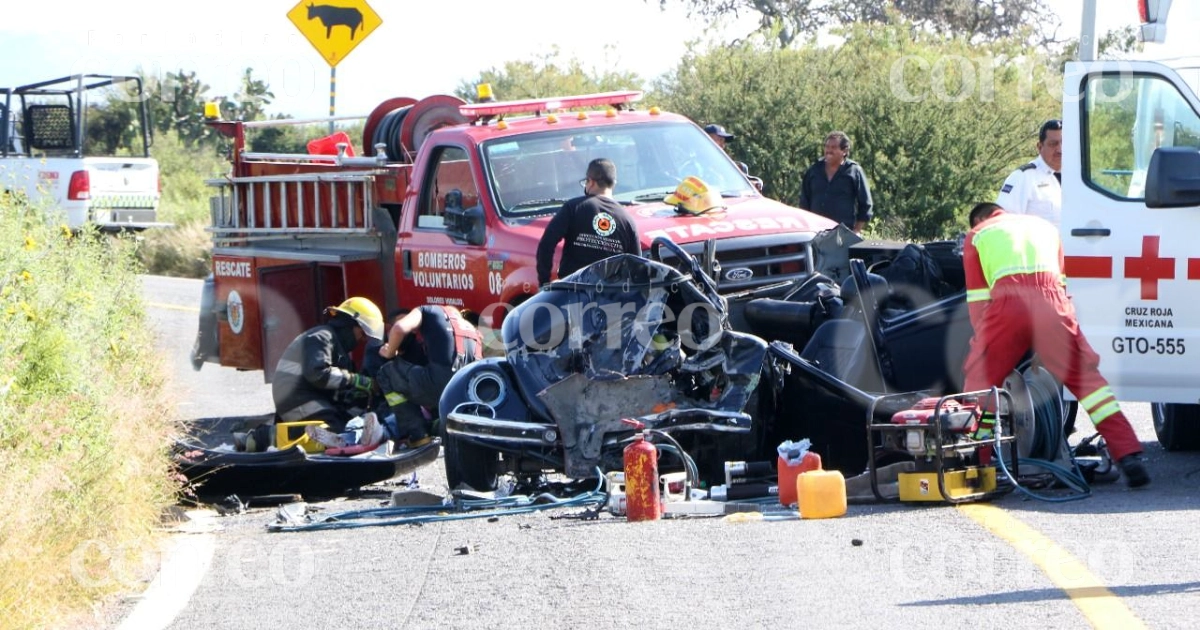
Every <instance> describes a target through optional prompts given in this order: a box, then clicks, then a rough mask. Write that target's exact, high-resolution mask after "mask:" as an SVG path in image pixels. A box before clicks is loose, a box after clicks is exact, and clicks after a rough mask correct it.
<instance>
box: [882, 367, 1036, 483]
mask: <svg viewBox="0 0 1200 630" xmlns="http://www.w3.org/2000/svg"><path fill="white" fill-rule="evenodd" d="M898 396H905V397H911V394H900V395H887V396H881V397H879V398H877V399H875V401H874V403H873V404H872V405H871V406H870V409H869V410H868V412H867V437H868V441H869V442H870V449H869V452H870V456H869V458H868V472H869V473H870V477H871V489H872V491H873V492H874V493H875V496H876V498H878V499H880V500H885V497H884V496H883V495H882V493H881V492H880V490H879V482H878V479H877V472H876V471H877V469H878V466H877V457H878V456H877V448H876V445H875V440H874V436H876V435H879V437H880V446H881V447H882V449H883V450H884V451H891V452H895V453H907V454H908V455H911V456H912V458H913V460H914V462H915V467H914V468H913V470H912V471H910V472H902V473H899V475H898V479H897V482H898V483H897V485H898V487H899V488H898V489H899V500H900V501H903V502H915V501H944V502H946V503H964V502H967V501H977V500H980V499H985V498H989V497H992V496H995V495H999V494H1003V493H1004V492H1007V490H1008V488H1007V487H1002V484H1000V483H998V480H997V477H996V466H995V462H994V458H995V457H996V456H997V453H996V452H995V449H996V448H1001V449H1004V451H1006V452H1007V455H1006V456H1005V460H1004V461H1005V464H1006V465H1007V467H1008V470H1009V471H1010V472H1011V473H1012V474H1013V475H1014V476H1015V475H1016V465H1017V450H1016V445H1017V441H1016V440H1017V436H1016V423H1014V421H1013V411H1012V410H1013V402H1012V397H1011V395H1010V394H1009V393H1008V391H1007V390H1004V389H1000V388H992V389H990V390H983V391H977V392H964V393H960V394H949V395H945V396H941V397H927V398H922V399H920V400H919V401H917V402H916V403H915V404H913V405H912V406H911V407H909V408H907V409H903V410H901V411H898V412H896V413H894V414H892V416H891V418H890V419H889V420H888V421H886V422H876V418H875V413H876V409H879V408H880V406H881V405H880V403H883V404H884V405H887V404H888V402H889V401H888V399H896V398H897V397H898ZM891 402H892V403H893V404H894V403H895V400H892V401H891ZM893 408H894V407H893ZM1000 455H1004V453H1000Z"/></svg>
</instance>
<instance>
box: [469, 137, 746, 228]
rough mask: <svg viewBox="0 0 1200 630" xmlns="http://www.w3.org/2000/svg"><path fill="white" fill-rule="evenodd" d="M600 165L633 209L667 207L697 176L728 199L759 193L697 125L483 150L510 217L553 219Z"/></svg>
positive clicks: (515, 140)
mask: <svg viewBox="0 0 1200 630" xmlns="http://www.w3.org/2000/svg"><path fill="white" fill-rule="evenodd" d="M597 158H606V159H608V160H611V161H612V162H613V164H615V165H616V167H617V185H616V188H615V189H614V190H613V196H614V197H615V198H616V200H617V201H621V202H626V203H629V204H642V203H651V202H661V201H662V199H663V198H664V197H666V196H667V195H668V194H670V193H671V192H672V191H674V190H675V188H676V187H677V186H678V185H679V182H680V181H682V180H683V179H684V178H686V177H688V176H692V175H694V176H697V177H700V178H703V179H704V181H705V182H706V183H707V184H708V185H709V186H710V187H713V188H715V189H717V190H720V191H721V194H722V195H725V196H729V197H737V196H741V195H752V194H755V192H754V189H753V187H752V186H751V184H750V183H749V181H748V180H747V179H746V176H745V175H744V174H743V173H742V172H741V171H739V170H738V168H737V166H736V165H735V164H734V163H733V162H732V161H731V160H730V159H729V157H728V156H727V155H725V153H724V152H723V151H722V150H721V149H720V147H718V146H717V145H716V144H714V143H713V142H712V140H710V139H709V138H708V136H707V135H705V133H704V131H703V130H701V129H700V128H699V127H697V126H695V125H692V124H680V123H656V124H637V125H616V126H612V127H606V128H594V127H591V128H587V129H566V130H563V131H561V132H558V133H537V134H527V135H521V136H513V137H507V138H499V139H496V140H493V141H490V142H485V143H484V145H483V160H484V171H485V172H486V173H487V175H488V179H489V181H490V184H491V186H492V187H493V190H494V191H495V193H496V195H495V197H496V199H498V200H499V206H500V208H499V210H500V212H501V213H502V214H504V215H506V216H533V215H544V214H550V213H553V212H555V211H556V210H558V208H560V207H561V206H562V204H563V202H565V201H567V200H569V199H572V198H575V197H578V196H580V195H582V194H583V188H582V187H580V185H579V180H580V179H581V178H583V177H584V176H585V175H586V174H587V166H588V164H589V163H590V162H591V161H592V160H594V159H597Z"/></svg>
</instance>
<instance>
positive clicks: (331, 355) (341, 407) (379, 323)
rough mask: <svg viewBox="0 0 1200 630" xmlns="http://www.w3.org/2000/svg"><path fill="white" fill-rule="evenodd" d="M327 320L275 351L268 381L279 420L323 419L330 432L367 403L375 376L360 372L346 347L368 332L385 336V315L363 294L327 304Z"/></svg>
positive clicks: (376, 336) (369, 335)
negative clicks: (272, 372)
mask: <svg viewBox="0 0 1200 630" xmlns="http://www.w3.org/2000/svg"><path fill="white" fill-rule="evenodd" d="M325 313H326V314H327V315H329V320H328V321H327V322H326V323H324V324H322V325H320V326H315V327H313V328H310V329H309V330H306V331H304V332H303V333H301V334H300V335H299V336H298V337H296V338H295V339H294V340H293V341H292V343H291V344H289V345H288V347H287V348H286V349H284V351H283V355H282V356H281V357H279V363H278V364H277V365H276V367H275V377H274V379H273V381H272V383H271V397H272V398H273V399H274V401H275V415H276V420H277V421H279V422H293V421H297V420H322V421H324V422H325V423H326V424H328V425H329V428H330V429H331V430H333V431H334V432H341V431H343V430H344V429H345V428H346V422H348V421H349V420H350V419H351V418H353V417H354V416H355V415H357V413H356V412H357V411H359V410H361V409H364V408H367V407H368V405H369V403H370V398H371V395H372V393H373V392H375V391H377V388H376V387H375V384H374V381H373V380H372V379H371V378H370V377H368V376H366V375H363V374H360V373H359V372H358V371H357V369H356V367H355V365H354V359H353V358H352V357H351V356H350V353H351V352H352V351H354V349H355V348H356V347H358V345H359V344H360V343H363V342H364V341H365V340H366V339H367V338H371V339H379V340H382V339H383V315H382V314H381V313H380V311H379V307H378V306H375V303H374V302H372V301H371V300H368V299H367V298H363V297H352V298H350V299H348V300H346V301H344V302H342V303H341V304H339V305H337V306H330V307H328V308H327V309H325Z"/></svg>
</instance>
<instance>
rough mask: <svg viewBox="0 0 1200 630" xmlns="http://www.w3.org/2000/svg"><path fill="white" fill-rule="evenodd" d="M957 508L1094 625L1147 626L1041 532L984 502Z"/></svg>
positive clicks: (1119, 599) (1084, 568) (1068, 553)
mask: <svg viewBox="0 0 1200 630" xmlns="http://www.w3.org/2000/svg"><path fill="white" fill-rule="evenodd" d="M958 510H959V511H960V512H962V513H963V514H966V515H967V516H968V517H970V518H971V520H973V521H975V522H976V523H979V525H981V526H982V527H983V528H984V529H986V530H988V531H990V532H992V533H993V534H995V535H996V536H998V537H1000V538H1002V539H1003V540H1005V541H1006V542H1008V544H1010V545H1012V546H1013V548H1015V549H1016V550H1017V551H1020V552H1021V553H1023V554H1025V556H1026V557H1028V558H1029V559H1030V560H1032V561H1033V563H1034V564H1036V565H1037V566H1038V567H1039V568H1041V570H1042V572H1043V573H1045V574H1046V577H1048V578H1050V581H1051V582H1053V583H1054V585H1055V586H1057V587H1059V588H1061V589H1062V590H1063V592H1064V593H1066V594H1067V597H1070V598H1071V603H1073V604H1075V607H1076V608H1078V609H1079V612H1081V613H1083V616H1084V617H1086V618H1087V620H1088V621H1089V622H1091V624H1092V627H1093V628H1098V629H1105V630H1107V629H1108V628H1113V629H1118V628H1119V629H1121V630H1128V629H1129V628H1145V627H1146V624H1144V623H1143V622H1142V620H1141V619H1138V617H1137V615H1134V614H1133V611H1131V610H1129V608H1128V607H1127V606H1125V602H1123V601H1121V598H1119V597H1117V596H1116V595H1115V594H1114V593H1113V592H1112V591H1110V590H1108V588H1107V587H1106V586H1104V583H1103V582H1101V581H1100V578H1097V577H1096V576H1095V575H1093V574H1092V572H1091V571H1089V570H1088V568H1087V566H1086V565H1085V564H1083V563H1082V562H1080V561H1079V560H1076V559H1075V557H1074V556H1072V555H1071V554H1070V552H1068V551H1067V550H1066V549H1063V548H1062V547H1061V546H1059V545H1058V544H1057V543H1055V542H1054V541H1053V540H1050V539H1049V538H1047V537H1046V536H1044V535H1042V533H1041V532H1039V531H1037V530H1036V529H1034V528H1032V527H1030V526H1028V525H1026V524H1025V523H1023V522H1021V521H1020V520H1018V519H1016V518H1015V517H1013V516H1010V515H1009V514H1008V513H1007V512H1005V511H1004V510H1001V509H1000V508H997V507H994V506H991V505H987V504H985V503H968V504H963V505H960V506H958Z"/></svg>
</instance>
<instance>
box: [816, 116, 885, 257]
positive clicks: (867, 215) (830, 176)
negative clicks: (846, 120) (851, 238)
mask: <svg viewBox="0 0 1200 630" xmlns="http://www.w3.org/2000/svg"><path fill="white" fill-rule="evenodd" d="M849 155H850V137H849V136H847V135H846V134H845V133H844V132H841V131H834V132H832V133H830V134H829V135H828V136H826V138H825V157H822V158H821V159H819V160H817V161H816V163H814V164H813V165H812V166H810V167H809V168H808V170H807V171H805V172H804V179H803V180H802V181H801V183H800V204H799V205H800V207H801V208H803V209H804V210H809V211H811V212H815V213H817V214H819V215H821V216H824V217H828V218H830V219H833V220H834V221H837V222H838V223H841V224H842V225H845V226H846V227H848V228H850V229H852V230H854V233H855V234H857V233H859V232H861V231H862V229H863V227H865V226H866V225H867V222H868V221H870V220H871V206H872V202H871V190H870V189H869V188H868V187H867V176H866V174H865V173H863V170H862V167H860V166H859V165H858V162H855V161H854V160H851V159H850V158H849Z"/></svg>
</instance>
